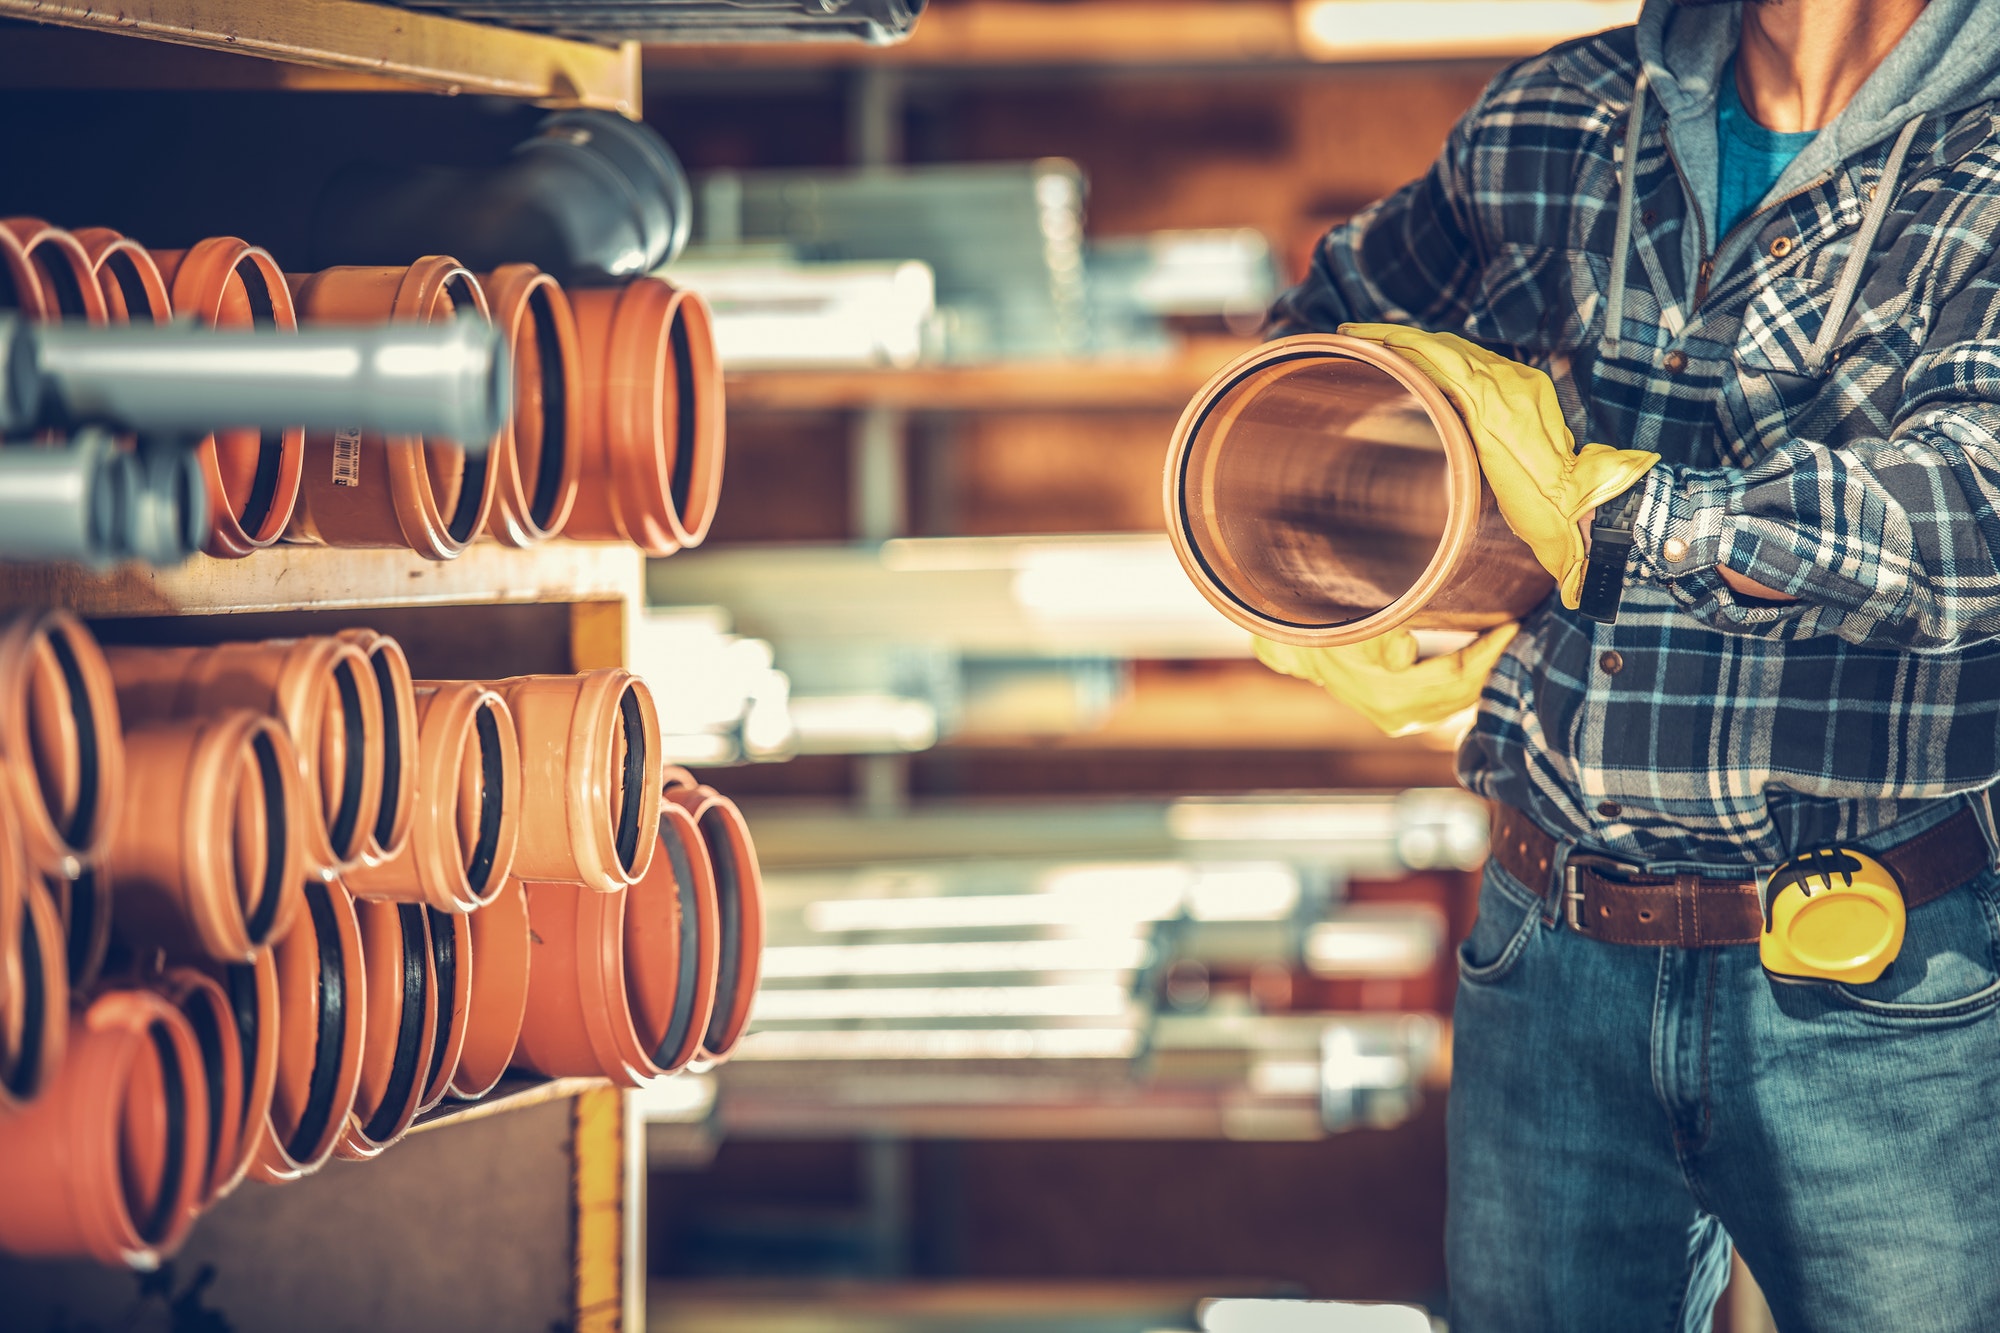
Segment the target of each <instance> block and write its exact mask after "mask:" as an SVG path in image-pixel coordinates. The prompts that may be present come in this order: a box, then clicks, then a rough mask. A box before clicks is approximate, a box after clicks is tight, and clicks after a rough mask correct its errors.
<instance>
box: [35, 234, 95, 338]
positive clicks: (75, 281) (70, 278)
mask: <svg viewBox="0 0 2000 1333" xmlns="http://www.w3.org/2000/svg"><path fill="white" fill-rule="evenodd" d="M42 235H44V236H47V235H48V233H47V232H43V233H42ZM28 258H29V261H30V262H32V263H33V264H34V266H35V272H36V274H37V275H38V276H39V277H40V278H41V280H42V290H43V291H44V292H47V293H48V294H49V296H50V297H51V298H53V304H54V306H55V310H54V312H53V313H54V314H56V315H58V316H59V317H61V318H63V319H84V318H86V317H88V316H89V314H90V307H89V306H88V305H87V304H85V302H86V300H87V299H88V298H86V297H85V296H84V294H83V277H82V275H80V274H78V273H77V271H76V270H75V269H74V268H72V267H71V266H70V265H69V264H67V263H65V262H64V258H65V256H64V255H63V253H62V251H61V250H60V249H59V248H58V247H56V246H54V245H37V246H36V247H35V248H34V249H33V250H31V251H29V252H28Z"/></svg>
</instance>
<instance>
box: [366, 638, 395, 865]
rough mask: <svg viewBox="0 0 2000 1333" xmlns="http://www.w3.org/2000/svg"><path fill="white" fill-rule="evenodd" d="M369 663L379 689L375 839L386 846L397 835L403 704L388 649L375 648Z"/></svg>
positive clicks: (369, 655) (370, 655)
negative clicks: (379, 747)
mask: <svg viewBox="0 0 2000 1333" xmlns="http://www.w3.org/2000/svg"><path fill="white" fill-rule="evenodd" d="M368 664H369V665H370V666H371V667H373V668H374V670H375V684H376V686H377V687H378V688H379V689H380V690H381V691H382V808H381V810H380V811H378V812H377V813H376V815H375V841H376V843H377V844H379V845H380V846H382V847H384V848H386V847H388V845H389V842H390V839H392V838H394V837H395V836H396V807H397V804H398V803H399V802H400V801H401V800H402V798H403V705H402V696H401V695H400V694H398V693H397V691H396V671H395V665H394V663H392V662H391V661H390V660H389V654H388V652H387V651H386V650H384V649H382V648H377V649H375V651H373V652H371V653H370V654H368Z"/></svg>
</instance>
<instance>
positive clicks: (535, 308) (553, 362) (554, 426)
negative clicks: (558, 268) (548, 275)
mask: <svg viewBox="0 0 2000 1333" xmlns="http://www.w3.org/2000/svg"><path fill="white" fill-rule="evenodd" d="M528 313H529V315H530V316H531V317H532V318H533V320H534V326H535V332H534V337H533V338H524V339H522V340H521V350H522V351H524V352H526V353H527V354H528V355H529V356H531V357H532V358H533V361H532V363H530V364H522V365H518V366H516V367H515V373H516V375H517V376H518V379H517V380H516V384H517V388H516V390H515V392H516V394H517V395H518V394H520V393H522V392H524V391H525V386H526V385H527V384H529V383H539V384H540V385H541V408H542V410H541V412H540V414H539V416H538V417H537V418H535V426H534V429H533V430H532V431H531V432H523V430H522V427H523V426H524V425H525V424H527V422H528V419H529V418H528V417H527V416H526V415H525V414H521V413H517V414H516V416H515V419H514V458H515V464H516V467H517V469H518V470H519V472H520V474H521V475H522V476H523V477H526V476H528V475H529V474H530V473H531V472H532V473H533V474H534V479H535V483H534V492H533V494H532V495H531V496H530V498H529V500H528V520H529V521H530V522H531V523H533V524H534V525H535V527H537V528H538V529H540V530H542V531H544V532H546V531H548V528H549V525H550V524H551V523H552V522H553V521H554V519H555V513H556V505H557V502H558V501H560V500H561V498H562V481H563V467H564V463H565V462H566V461H567V458H568V454H569V448H570V444H569V440H568V439H567V438H565V436H564V433H563V422H564V419H565V413H566V411H567V409H568V405H569V404H568V389H567V388H566V387H565V386H566V383H567V380H566V375H567V372H568V370H569V367H568V366H566V365H564V364H563V349H562V341H561V339H560V338H559V337H558V336H557V334H556V316H555V308H554V305H553V304H552V302H551V300H550V297H549V289H548V288H547V287H545V286H541V285H539V284H538V285H537V286H535V287H534V288H533V289H531V290H530V291H529V293H528ZM531 377H532V378H531ZM524 439H525V440H526V441H527V448H526V449H523V447H522V444H523V441H524Z"/></svg>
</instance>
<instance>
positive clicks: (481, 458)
mask: <svg viewBox="0 0 2000 1333" xmlns="http://www.w3.org/2000/svg"><path fill="white" fill-rule="evenodd" d="M479 306H480V301H479V294H478V288H476V287H475V286H474V285H473V282H472V278H471V275H469V274H466V273H458V274H454V275H453V276H452V277H451V278H449V279H447V280H446V282H445V284H444V287H443V288H442V290H440V291H439V293H438V297H437V302H436V304H435V305H433V307H432V308H431V311H430V316H429V318H430V319H431V320H432V321H433V322H435V321H437V320H440V319H452V318H455V317H467V318H471V317H476V316H477V315H478V313H479ZM491 454H492V450H491V449H490V448H488V449H487V450H485V451H484V452H482V453H478V454H473V453H470V452H468V451H467V450H465V449H463V448H461V447H460V445H459V444H457V443H451V444H446V443H438V444H432V443H430V442H429V441H426V442H425V444H424V473H425V476H426V477H427V478H428V480H429V481H430V486H431V494H432V495H433V496H435V497H436V499H437V508H438V513H440V514H443V515H448V517H447V518H446V519H445V531H446V532H447V533H449V534H450V536H451V539H452V540H453V541H455V542H459V543H461V544H463V543H465V542H469V541H471V540H472V536H473V533H474V532H476V531H477V530H478V527H479V519H480V513H479V508H480V503H479V502H480V500H481V499H482V498H483V497H484V493H485V490H486V467H487V462H488V459H489V457H490V456H491Z"/></svg>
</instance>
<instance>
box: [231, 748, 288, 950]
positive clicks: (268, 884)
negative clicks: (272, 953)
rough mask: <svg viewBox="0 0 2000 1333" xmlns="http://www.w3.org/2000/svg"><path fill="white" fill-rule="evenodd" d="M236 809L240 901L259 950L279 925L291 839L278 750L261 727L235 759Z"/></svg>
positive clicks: (251, 940) (237, 893) (244, 923)
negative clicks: (248, 745) (240, 754)
mask: <svg viewBox="0 0 2000 1333" xmlns="http://www.w3.org/2000/svg"><path fill="white" fill-rule="evenodd" d="M235 807H236V821H235V824H236V827H235V852H236V855H235V861H234V866H233V868H234V870H235V873H236V898H237V902H238V903H239V904H241V906H242V911H243V925H244V930H245V932H246V933H247V934H248V935H249V937H250V943H251V944H252V945H253V946H257V947H261V946H262V945H263V944H265V943H266V942H267V941H268V940H269V939H270V937H271V928H272V927H273V926H274V925H275V924H276V923H277V920H278V904H279V903H280V902H281V901H282V900H283V897H284V891H285V861H286V859H287V858H286V852H287V851H288V850H289V849H288V846H287V839H289V838H290V837H291V836H292V830H291V828H290V827H289V825H288V823H287V821H286V810H285V775H284V770H283V768H282V767H281V766H280V761H279V758H278V747H277V745H276V744H275V743H274V742H273V741H272V740H271V736H270V733H269V732H268V731H266V730H264V729H262V728H259V729H258V730H257V731H256V732H254V733H252V735H251V738H250V749H249V752H248V753H247V754H244V755H242V756H241V757H240V758H239V759H238V760H237V771H236V797H235Z"/></svg>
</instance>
